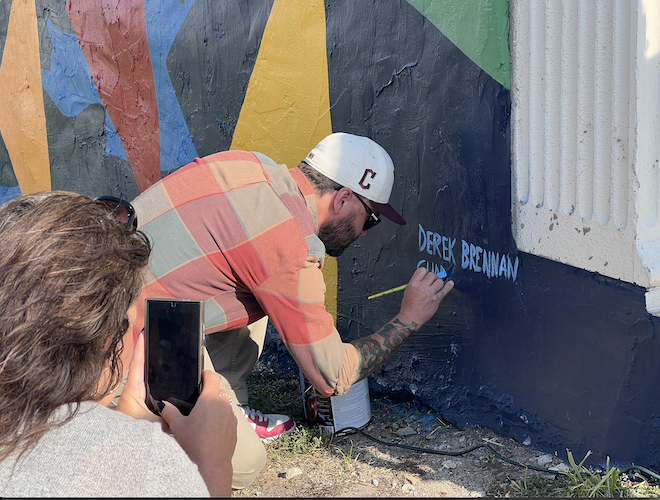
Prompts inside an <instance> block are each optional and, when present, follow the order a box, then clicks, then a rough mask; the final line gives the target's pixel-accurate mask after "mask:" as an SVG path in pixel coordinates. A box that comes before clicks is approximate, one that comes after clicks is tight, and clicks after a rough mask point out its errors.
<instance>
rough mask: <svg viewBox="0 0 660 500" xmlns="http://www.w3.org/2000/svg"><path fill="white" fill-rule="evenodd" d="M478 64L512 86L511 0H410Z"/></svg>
mask: <svg viewBox="0 0 660 500" xmlns="http://www.w3.org/2000/svg"><path fill="white" fill-rule="evenodd" d="M408 2H409V3H410V5H412V6H413V7H415V8H416V9H417V10H419V12H420V13H421V14H422V15H423V16H425V17H426V18H427V19H428V20H429V21H431V22H432V23H433V24H434V25H435V27H436V28H438V29H439V30H440V31H441V32H442V33H443V34H444V35H445V36H446V37H447V38H449V40H451V41H452V43H454V45H456V46H457V47H458V48H459V49H460V50H461V51H463V53H464V54H465V55H466V56H468V57H469V58H470V59H471V60H472V61H473V62H474V63H475V64H476V65H478V66H479V67H481V69H483V70H484V71H485V72H486V73H488V74H489V75H490V76H492V77H493V78H494V79H495V80H496V81H498V82H499V83H500V84H502V85H503V86H504V87H506V88H507V89H508V88H511V56H510V53H509V37H508V36H507V32H508V21H509V2H508V1H507V0H472V1H470V2H466V1H465V0H444V1H442V2H438V1H435V0H408Z"/></svg>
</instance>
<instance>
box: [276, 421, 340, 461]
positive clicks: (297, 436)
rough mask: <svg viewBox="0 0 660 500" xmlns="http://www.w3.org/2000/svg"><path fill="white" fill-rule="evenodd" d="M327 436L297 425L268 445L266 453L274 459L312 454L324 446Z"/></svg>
mask: <svg viewBox="0 0 660 500" xmlns="http://www.w3.org/2000/svg"><path fill="white" fill-rule="evenodd" d="M328 440H329V437H328V436H327V435H325V434H321V435H319V434H318V432H316V431H315V430H313V429H309V428H308V427H304V426H300V425H299V426H297V427H296V428H295V429H294V430H293V431H292V432H291V433H289V434H287V435H286V436H282V437H281V438H280V439H278V440H277V441H273V442H272V443H270V444H269V445H268V454H269V455H270V456H271V458H272V459H274V460H283V459H286V458H291V457H295V456H299V455H305V454H312V453H314V452H316V451H319V450H321V449H322V448H324V447H325V446H326V443H327V442H328Z"/></svg>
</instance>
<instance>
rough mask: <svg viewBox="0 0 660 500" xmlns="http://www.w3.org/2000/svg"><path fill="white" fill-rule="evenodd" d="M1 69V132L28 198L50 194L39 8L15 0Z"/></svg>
mask: <svg viewBox="0 0 660 500" xmlns="http://www.w3.org/2000/svg"><path fill="white" fill-rule="evenodd" d="M8 22H9V24H8V28H7V35H6V38H5V43H4V51H3V56H2V66H0V82H2V86H3V91H2V92H0V108H1V109H2V113H0V133H2V137H3V140H4V143H5V146H6V147H7V151H8V152H9V155H10V156H11V157H12V163H13V167H14V173H15V176H16V178H17V180H18V182H19V184H20V186H21V191H22V192H23V194H28V193H35V192H38V191H44V190H48V189H50V168H49V163H48V143H47V139H46V117H45V113H44V102H43V96H42V88H41V73H40V67H39V37H38V31H37V19H36V13H35V4H34V1H32V0H14V1H13V2H12V4H11V12H10V15H9V21H8Z"/></svg>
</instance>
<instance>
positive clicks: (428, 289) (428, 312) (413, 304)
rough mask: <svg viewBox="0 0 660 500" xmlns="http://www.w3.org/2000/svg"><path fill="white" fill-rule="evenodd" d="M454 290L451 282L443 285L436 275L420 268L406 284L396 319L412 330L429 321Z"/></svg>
mask: <svg viewBox="0 0 660 500" xmlns="http://www.w3.org/2000/svg"><path fill="white" fill-rule="evenodd" d="M452 288H454V282H453V281H447V283H445V282H444V281H442V279H441V278H438V276H437V275H435V274H433V273H430V272H428V271H427V270H426V269H424V268H422V267H420V268H418V269H417V270H416V271H415V273H414V274H413V276H412V278H411V279H410V281H409V282H408V286H407V287H406V291H405V292H404V294H403V300H401V310H400V311H399V314H398V315H397V316H396V318H397V319H398V320H399V321H401V323H403V324H406V325H413V330H419V328H420V327H421V326H422V325H423V324H424V323H426V322H427V321H428V320H430V319H431V318H432V317H433V315H434V314H435V313H436V311H437V310H438V307H440V302H442V299H444V298H445V297H446V296H447V294H448V293H449V292H451V290H452Z"/></svg>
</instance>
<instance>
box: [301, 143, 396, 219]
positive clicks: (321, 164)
mask: <svg viewBox="0 0 660 500" xmlns="http://www.w3.org/2000/svg"><path fill="white" fill-rule="evenodd" d="M305 163H307V164H308V165H309V166H310V167H312V168H313V169H315V170H317V171H319V172H320V173H322V174H323V175H325V176H326V177H328V178H329V179H332V180H333V181H335V182H337V183H339V184H341V185H342V186H344V187H347V188H349V189H351V190H352V191H353V192H354V193H355V194H358V195H360V196H362V197H364V198H366V199H367V200H369V201H371V202H372V203H373V204H374V205H375V207H376V208H377V209H378V211H379V212H380V214H381V215H384V216H385V217H387V218H388V219H390V220H391V221H392V222H396V223H397V224H405V223H406V221H405V220H403V217H401V216H400V215H399V214H398V213H397V212H396V210H394V209H393V208H392V207H391V206H390V204H389V201H390V194H392V187H393V186H394V163H392V158H390V155H388V154H387V151H385V150H384V149H383V148H382V147H381V146H379V145H378V144H376V143H375V142H374V141H372V140H371V139H368V138H367V137H361V136H359V135H352V134H345V133H343V132H337V133H335V134H331V135H329V136H328V137H326V138H325V139H323V140H322V141H321V142H319V143H318V144H317V145H316V147H315V148H314V149H312V150H311V151H310V153H309V154H308V155H307V158H305Z"/></svg>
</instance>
